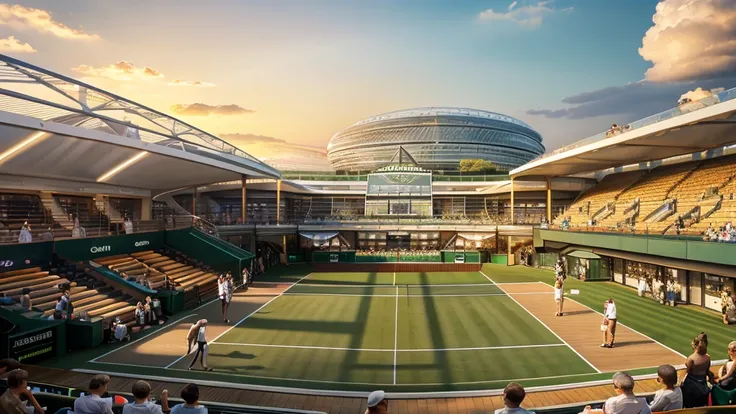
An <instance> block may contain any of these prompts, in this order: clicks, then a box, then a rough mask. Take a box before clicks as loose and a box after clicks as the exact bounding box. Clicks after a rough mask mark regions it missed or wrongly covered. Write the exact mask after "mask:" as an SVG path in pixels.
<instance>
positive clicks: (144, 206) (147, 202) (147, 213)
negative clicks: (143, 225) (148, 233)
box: [108, 197, 153, 220]
mask: <svg viewBox="0 0 736 414" xmlns="http://www.w3.org/2000/svg"><path fill="white" fill-rule="evenodd" d="M108 202H109V201H108ZM152 209H153V203H152V202H151V197H143V199H141V220H150V219H151V216H152V214H151V210H152Z"/></svg>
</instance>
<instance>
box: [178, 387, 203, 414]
mask: <svg viewBox="0 0 736 414" xmlns="http://www.w3.org/2000/svg"><path fill="white" fill-rule="evenodd" d="M181 399H182V400H184V404H177V405H175V406H174V408H172V409H171V414H207V407H205V406H203V405H199V387H198V386H197V384H187V385H186V386H184V389H183V390H181Z"/></svg>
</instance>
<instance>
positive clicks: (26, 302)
mask: <svg viewBox="0 0 736 414" xmlns="http://www.w3.org/2000/svg"><path fill="white" fill-rule="evenodd" d="M20 307H21V308H23V310H24V311H26V312H28V311H31V310H32V309H33V303H32V302H31V289H30V288H23V291H22V292H21V296H20Z"/></svg>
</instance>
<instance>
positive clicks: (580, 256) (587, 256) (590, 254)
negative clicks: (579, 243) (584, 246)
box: [567, 250, 601, 259]
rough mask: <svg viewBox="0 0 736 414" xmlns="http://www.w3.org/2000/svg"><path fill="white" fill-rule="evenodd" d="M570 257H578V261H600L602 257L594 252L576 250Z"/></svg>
mask: <svg viewBox="0 0 736 414" xmlns="http://www.w3.org/2000/svg"><path fill="white" fill-rule="evenodd" d="M567 255H568V256H570V257H577V258H578V259H600V258H601V257H600V256H598V255H597V254H595V253H593V252H588V251H585V250H575V251H572V252H570V253H568V254H567Z"/></svg>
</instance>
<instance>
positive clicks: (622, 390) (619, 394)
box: [583, 372, 652, 414]
mask: <svg viewBox="0 0 736 414" xmlns="http://www.w3.org/2000/svg"><path fill="white" fill-rule="evenodd" d="M613 389H614V391H615V393H616V396H615V397H611V398H609V399H607V400H606V402H605V404H603V411H602V412H603V413H604V414H651V413H652V411H651V410H650V409H649V406H648V405H647V403H646V400H645V399H644V398H641V399H638V398H636V395H634V378H632V377H631V375H629V374H627V373H625V372H617V373H616V375H614V376H613ZM600 412H601V410H591V409H590V406H587V407H585V410H583V413H584V414H587V413H600Z"/></svg>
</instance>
